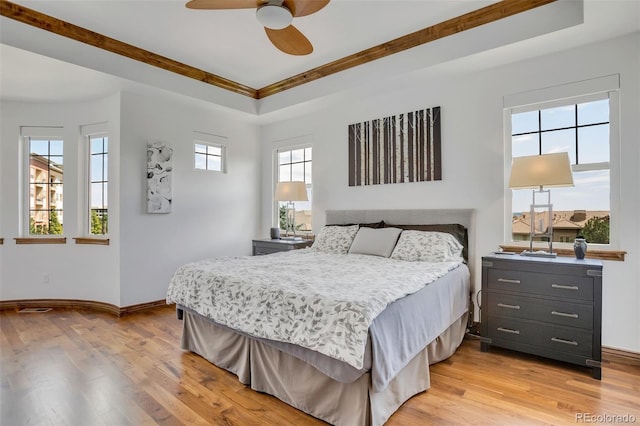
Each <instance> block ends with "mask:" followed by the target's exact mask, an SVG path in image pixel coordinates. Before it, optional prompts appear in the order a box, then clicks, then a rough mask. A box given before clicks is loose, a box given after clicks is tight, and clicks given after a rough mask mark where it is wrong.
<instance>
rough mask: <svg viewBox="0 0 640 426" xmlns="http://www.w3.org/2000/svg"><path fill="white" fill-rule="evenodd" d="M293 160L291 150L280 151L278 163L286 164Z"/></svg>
mask: <svg viewBox="0 0 640 426" xmlns="http://www.w3.org/2000/svg"><path fill="white" fill-rule="evenodd" d="M290 162H291V151H284V152H279V153H278V164H286V163H290Z"/></svg>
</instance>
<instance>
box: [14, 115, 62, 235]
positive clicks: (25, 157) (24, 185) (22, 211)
mask: <svg viewBox="0 0 640 426" xmlns="http://www.w3.org/2000/svg"><path fill="white" fill-rule="evenodd" d="M29 138H38V139H45V138H46V139H57V140H61V141H62V143H63V151H62V153H63V156H64V151H65V148H64V147H65V145H66V143H65V140H64V127H62V126H20V139H19V149H18V153H19V155H20V159H21V161H20V164H21V169H22V170H19V177H18V185H19V196H20V203H19V204H18V210H19V211H18V214H19V217H20V218H21V220H20V227H19V229H18V233H19V235H21V236H22V237H25V238H60V237H64V235H65V233H66V231H65V229H64V228H63V230H62V235H31V234H29V217H30V216H29V210H30V206H29V201H30V191H31V188H30V185H29V183H30V177H29V150H28V148H27V144H28V140H29ZM63 185H64V181H63ZM63 211H64V207H63Z"/></svg>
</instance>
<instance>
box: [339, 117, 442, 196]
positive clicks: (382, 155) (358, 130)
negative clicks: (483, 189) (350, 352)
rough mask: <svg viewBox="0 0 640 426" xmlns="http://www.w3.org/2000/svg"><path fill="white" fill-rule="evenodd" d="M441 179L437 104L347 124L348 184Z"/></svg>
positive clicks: (358, 184) (377, 183)
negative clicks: (431, 106)
mask: <svg viewBox="0 0 640 426" xmlns="http://www.w3.org/2000/svg"><path fill="white" fill-rule="evenodd" d="M431 180H442V166H441V139H440V107H433V108H427V109H422V110H418V111H414V112H409V113H405V114H399V115H393V116H390V117H385V118H379V119H375V120H370V121H365V122H362V123H355V124H351V125H349V186H361V185H379V184H385V183H404V182H423V181H431Z"/></svg>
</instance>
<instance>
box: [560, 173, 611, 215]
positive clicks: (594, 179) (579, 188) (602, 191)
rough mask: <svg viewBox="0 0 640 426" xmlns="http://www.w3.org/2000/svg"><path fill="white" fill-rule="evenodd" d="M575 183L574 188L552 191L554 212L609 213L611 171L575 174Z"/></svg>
mask: <svg viewBox="0 0 640 426" xmlns="http://www.w3.org/2000/svg"><path fill="white" fill-rule="evenodd" d="M573 183H574V184H575V186H574V187H569V188H552V189H551V202H552V203H553V210H604V211H607V212H608V211H609V208H610V201H609V200H610V197H609V188H610V176H609V170H594V171H587V172H575V173H574V174H573Z"/></svg>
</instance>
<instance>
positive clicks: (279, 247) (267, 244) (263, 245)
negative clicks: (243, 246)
mask: <svg viewBox="0 0 640 426" xmlns="http://www.w3.org/2000/svg"><path fill="white" fill-rule="evenodd" d="M252 244H253V255H254V256H259V255H263V254H271V253H277V252H279V251H289V250H297V249H302V248H305V247H311V245H312V244H313V241H311V240H270V239H265V240H253V241H252Z"/></svg>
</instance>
